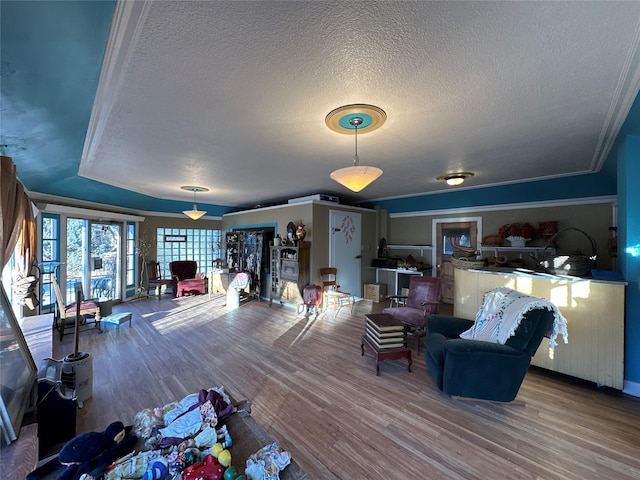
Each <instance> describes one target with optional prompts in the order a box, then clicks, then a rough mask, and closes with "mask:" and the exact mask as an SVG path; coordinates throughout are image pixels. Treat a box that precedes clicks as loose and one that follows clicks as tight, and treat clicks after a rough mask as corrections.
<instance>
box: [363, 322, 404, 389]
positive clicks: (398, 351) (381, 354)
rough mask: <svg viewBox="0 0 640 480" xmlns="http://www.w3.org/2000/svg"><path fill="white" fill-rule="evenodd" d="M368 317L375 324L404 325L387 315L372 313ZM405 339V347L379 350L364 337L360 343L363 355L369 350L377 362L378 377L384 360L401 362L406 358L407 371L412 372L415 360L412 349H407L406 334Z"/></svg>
mask: <svg viewBox="0 0 640 480" xmlns="http://www.w3.org/2000/svg"><path fill="white" fill-rule="evenodd" d="M366 317H367V318H368V319H369V320H371V321H372V322H374V323H378V322H381V323H385V324H386V325H389V324H391V323H395V324H397V325H402V323H400V322H397V321H396V320H395V319H394V317H393V316H391V315H389V314H387V313H370V314H368V315H366ZM404 337H405V338H404V339H405V344H404V346H403V347H399V348H378V346H377V345H376V344H375V343H374V342H373V341H372V340H371V339H370V338H369V337H368V336H367V335H362V339H361V343H360V351H361V355H364V352H365V350H368V351H369V352H371V353H372V354H373V356H374V357H375V360H376V376H378V375H380V362H382V361H384V360H399V359H402V358H406V359H407V361H408V366H407V370H408V371H409V372H411V365H412V364H413V360H412V358H411V349H410V348H407V344H406V333H405V335H404Z"/></svg>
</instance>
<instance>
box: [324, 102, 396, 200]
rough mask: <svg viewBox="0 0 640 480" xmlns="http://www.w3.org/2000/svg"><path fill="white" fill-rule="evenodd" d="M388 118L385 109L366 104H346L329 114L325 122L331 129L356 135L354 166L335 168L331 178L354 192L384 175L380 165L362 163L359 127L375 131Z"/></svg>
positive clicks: (364, 131)
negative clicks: (359, 148) (359, 147)
mask: <svg viewBox="0 0 640 480" xmlns="http://www.w3.org/2000/svg"><path fill="white" fill-rule="evenodd" d="M386 119H387V114H386V113H385V112H384V110H382V109H381V108H378V107H375V106H373V105H365V104H354V105H345V106H343V107H339V108H336V109H335V110H333V111H331V112H330V113H329V115H327V117H326V118H325V123H326V124H327V126H328V127H329V128H330V129H331V130H333V131H335V132H338V133H346V134H351V133H353V135H354V136H355V155H354V157H353V166H352V167H345V168H340V169H338V170H334V171H333V172H331V175H330V177H331V179H333V180H335V181H336V182H338V183H339V184H341V185H344V186H345V187H347V188H348V189H349V190H351V191H353V192H359V191H361V190H363V189H364V188H365V187H367V185H369V184H370V183H371V182H373V181H374V180H376V179H377V178H378V177H379V176H380V175H382V170H381V169H379V168H378V167H371V166H365V165H360V158H359V157H358V129H360V131H361V132H362V133H366V132H370V131H373V130H375V129H376V128H378V127H380V126H381V125H382V124H383V123H384V121H385V120H386Z"/></svg>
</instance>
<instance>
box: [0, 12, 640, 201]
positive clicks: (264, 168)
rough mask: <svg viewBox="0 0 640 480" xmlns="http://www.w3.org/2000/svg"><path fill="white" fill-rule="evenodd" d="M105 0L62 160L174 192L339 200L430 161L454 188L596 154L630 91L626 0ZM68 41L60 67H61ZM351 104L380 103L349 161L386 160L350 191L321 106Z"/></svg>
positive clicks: (346, 148)
mask: <svg viewBox="0 0 640 480" xmlns="http://www.w3.org/2000/svg"><path fill="white" fill-rule="evenodd" d="M3 3H7V2H3ZM9 3H10V2H9ZM26 3H30V2H26ZM80 3H81V2H80ZM86 3H92V2H86ZM60 4H61V7H60V8H66V9H67V10H69V11H71V10H72V7H71V6H70V5H67V6H66V7H65V6H64V4H65V2H60ZM70 4H71V5H76V4H74V3H73V2H70ZM107 5H108V3H107ZM85 8H86V7H85ZM104 10H105V11H107V12H108V11H109V9H108V8H107V7H105V8H104ZM110 11H111V12H114V14H113V20H112V19H111V18H110V17H109V18H107V19H106V20H105V19H102V21H106V24H107V28H108V26H109V25H110V24H111V22H113V24H112V25H111V27H110V28H111V33H110V36H109V39H108V44H106V45H105V44H104V43H103V44H102V50H100V48H99V45H93V44H89V43H83V40H82V39H83V37H82V35H83V34H85V35H86V36H87V38H90V37H91V32H82V31H80V32H74V33H73V35H77V38H76V40H77V42H78V48H82V46H83V45H85V46H87V45H90V46H91V48H92V49H93V50H95V52H94V53H95V55H96V56H97V57H95V56H94V57H91V58H94V60H95V61H97V64H98V66H100V65H101V73H100V78H99V83H98V86H97V90H96V89H93V90H92V91H91V92H88V93H89V94H93V95H95V103H94V104H93V110H92V113H91V116H90V121H89V122H88V126H84V127H83V129H80V130H81V131H80V135H78V134H75V137H74V138H75V141H76V142H80V143H82V142H84V144H83V145H84V148H83V151H82V153H81V155H80V157H81V158H76V159H73V160H75V163H73V162H70V163H71V164H72V165H75V168H77V170H76V171H74V172H71V175H76V174H78V173H79V175H81V176H82V177H86V178H89V179H92V180H95V181H97V182H100V183H99V184H98V185H100V184H107V185H111V186H114V187H120V188H122V189H126V190H130V191H133V192H137V193H141V194H145V195H148V196H150V197H153V198H156V199H168V200H182V201H189V200H190V198H191V196H190V194H189V193H186V192H184V191H182V190H180V188H179V187H180V186H181V185H201V186H204V187H206V188H208V189H209V192H206V193H202V194H198V203H205V204H217V205H229V206H253V205H256V204H269V203H274V202H279V201H281V200H283V199H287V198H291V197H297V196H303V195H309V194H313V193H332V194H335V195H338V196H339V197H341V198H343V199H345V200H351V201H355V200H370V199H381V198H390V197H398V196H406V195H414V194H422V193H431V192H438V191H445V190H446V191H448V190H451V189H452V187H448V186H447V185H445V184H443V183H442V182H438V181H437V180H436V177H438V176H440V175H443V174H447V173H450V172H455V171H469V172H474V173H475V176H474V177H473V178H472V179H470V180H468V181H467V182H466V183H465V184H464V185H463V188H468V187H478V186H486V185H499V184H505V183H513V182H520V181H523V180H526V179H541V178H553V177H559V176H566V175H574V174H580V173H588V172H593V171H598V170H599V169H600V168H601V167H602V163H603V162H604V160H605V158H606V155H607V154H608V152H609V147H610V145H611V142H612V141H613V139H614V137H615V135H616V134H617V132H618V129H619V127H620V125H621V123H622V121H623V120H624V116H625V115H626V113H627V111H628V108H629V107H630V105H631V102H632V101H633V99H634V98H635V96H636V94H637V92H638V78H637V77H639V71H638V66H639V62H638V55H639V53H638V37H639V33H640V32H639V19H640V2H410V1H398V2H395V1H386V2H358V1H351V2H343V1H336V2H326V1H307V2H297V1H289V2H277V1H270V2H248V1H239V2H238V1H205V2H177V1H171V2H164V1H153V2H143V1H137V2H126V3H118V4H117V5H116V6H115V8H114V7H113V5H112V6H111V10H110ZM95 20H96V21H97V22H99V20H100V19H95ZM70 28H71V31H73V29H72V27H70ZM57 31H58V32H60V35H62V36H64V35H71V34H72V33H70V32H68V31H67V30H64V29H57ZM95 43H97V41H96V42H95ZM87 48H88V47H87ZM85 53H86V52H80V54H79V55H78V56H76V58H78V59H80V58H84V57H83V55H84V54H85ZM103 54H104V60H103V59H102V57H101V56H102V55H103ZM72 58H73V55H71V53H70V62H69V65H60V66H59V67H60V68H61V69H62V70H65V69H67V68H69V69H70V70H71V72H73V68H74V65H73V62H72ZM16 61H18V60H16ZM5 67H6V66H5V63H4V62H3V70H5ZM7 68H8V67H7ZM4 76H5V75H4V72H3V77H4ZM59 81H60V83H61V84H62V85H63V86H61V90H64V89H63V87H64V88H66V90H64V91H65V92H68V91H69V89H72V88H74V84H73V82H72V83H71V84H69V76H66V77H65V76H64V75H61V78H60V80H59ZM89 83H90V82H89ZM83 85H84V84H83ZM13 88H15V89H16V90H19V89H18V88H17V87H13ZM82 88H84V86H82ZM82 88H81V89H80V90H78V91H79V92H80V93H82V94H83V95H86V94H87V93H83V91H82ZM11 92H12V93H13V91H11ZM5 93H6V92H5V91H4V87H3V100H4V101H9V100H10V102H9V103H10V105H9V106H10V107H11V108H16V105H15V103H14V100H15V99H14V98H13V97H11V98H9V97H10V96H8V95H5ZM16 95H17V94H16ZM91 102H93V98H91ZM351 103H370V104H374V105H377V106H379V107H381V108H382V109H384V110H385V111H386V113H387V116H388V118H387V121H386V123H385V124H384V125H383V126H382V127H381V128H380V129H378V130H376V131H374V132H371V133H370V134H366V135H361V136H359V139H358V140H359V141H358V153H359V156H360V163H361V164H363V165H373V166H376V167H379V168H382V169H383V170H384V174H383V175H382V177H380V178H379V179H378V180H377V181H376V182H374V183H373V184H372V185H370V186H369V187H367V188H366V189H365V190H363V191H362V192H360V193H359V194H353V193H352V192H349V191H348V190H346V189H345V188H344V187H342V186H340V185H338V184H336V183H335V182H333V181H332V180H331V179H330V178H329V173H330V172H331V171H332V170H334V169H337V168H341V167H345V166H349V165H351V164H352V161H353V153H354V143H353V137H352V136H347V135H340V134H338V133H335V132H332V131H331V130H329V129H328V128H327V127H326V125H325V123H324V118H325V116H326V115H327V113H329V112H330V111H331V110H333V109H334V108H336V107H338V106H340V105H345V104H351ZM70 108H72V106H71V105H70ZM89 108H91V103H89ZM72 113H73V112H70V114H72ZM35 114H36V113H34V112H33V110H31V111H30V113H29V115H35ZM23 123H24V122H23ZM9 128H10V129H12V130H13V129H15V132H12V133H15V135H14V136H12V137H11V138H8V136H5V137H3V143H4V144H5V145H8V149H6V150H7V153H8V154H11V155H12V156H13V157H14V160H15V161H16V163H17V165H18V170H19V172H20V171H25V169H26V171H27V172H29V173H33V175H34V178H35V177H37V178H38V179H39V181H38V182H37V185H36V182H34V185H32V186H31V188H35V189H36V190H42V191H46V189H47V186H48V185H50V184H49V183H48V180H47V175H49V176H50V174H51V173H53V172H50V173H49V174H43V173H42V172H41V170H43V166H42V165H40V166H39V167H38V168H39V169H40V170H38V171H37V172H36V171H33V172H30V171H29V168H31V167H29V166H28V162H26V158H25V154H24V153H21V151H20V150H19V149H18V147H19V144H20V142H21V141H25V139H24V138H21V137H20V135H21V133H20V130H19V129H18V127H16V126H15V125H14V124H13V123H12V124H11V125H9ZM37 133H38V132H35V133H34V132H33V129H32V130H31V131H30V135H31V136H30V142H32V143H30V144H29V148H31V145H34V143H33V142H34V141H38V138H37ZM45 133H46V132H43V134H45ZM22 135H23V136H24V134H22ZM85 135H86V139H85ZM63 137H64V135H63ZM64 138H66V137H64ZM67 140H68V138H67ZM12 142H14V143H12ZM12 147H13V148H14V150H13V151H11V148H12ZM25 148H26V147H25ZM21 160H22V161H23V165H22V167H21V165H20V162H21ZM65 160H66V159H65ZM61 161H62V159H61ZM60 165H62V163H61V164H60ZM78 167H79V168H78ZM45 170H46V169H45ZM58 170H60V169H58ZM68 174H69V173H65V175H68ZM27 176H28V175H27ZM23 181H24V182H25V184H26V185H27V187H28V188H29V187H30V185H29V182H28V178H23ZM457 188H460V187H457Z"/></svg>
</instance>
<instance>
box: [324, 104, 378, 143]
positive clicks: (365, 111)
mask: <svg viewBox="0 0 640 480" xmlns="http://www.w3.org/2000/svg"><path fill="white" fill-rule="evenodd" d="M353 118H360V119H361V123H360V124H358V126H357V127H354V125H353V124H352V123H351V119H353ZM386 120H387V114H386V112H385V111H384V110H382V109H381V108H380V107H376V106H375V105H367V104H366V103H353V104H351V105H344V106H342V107H338V108H336V109H334V110H331V111H330V112H329V114H328V115H327V116H326V117H325V119H324V122H325V123H326V124H327V127H329V129H330V130H333V131H334V132H337V133H344V134H346V135H354V134H355V130H356V128H357V130H358V133H359V134H363V133H368V132H373V131H374V130H376V129H377V128H380V127H381V126H382V125H383V124H384V122H385V121H386Z"/></svg>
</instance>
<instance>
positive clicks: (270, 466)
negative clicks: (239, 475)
mask: <svg viewBox="0 0 640 480" xmlns="http://www.w3.org/2000/svg"><path fill="white" fill-rule="evenodd" d="M289 463H291V455H290V454H289V452H284V451H281V450H280V447H279V446H278V444H277V443H276V442H274V443H272V444H271V445H267V446H266V447H263V448H261V449H260V450H258V451H257V452H256V453H253V454H251V455H250V456H249V458H247V468H246V470H245V471H244V473H245V475H246V476H247V478H248V479H250V480H278V479H279V478H280V472H281V471H282V470H284V469H285V467H286V466H287V465H289Z"/></svg>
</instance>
